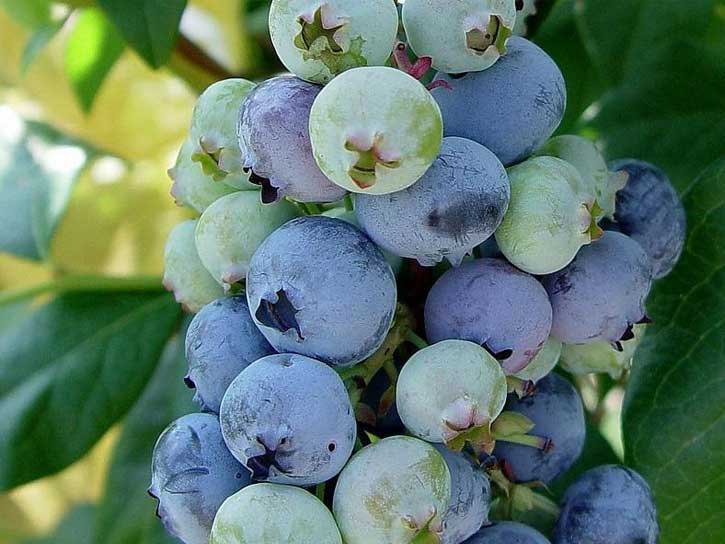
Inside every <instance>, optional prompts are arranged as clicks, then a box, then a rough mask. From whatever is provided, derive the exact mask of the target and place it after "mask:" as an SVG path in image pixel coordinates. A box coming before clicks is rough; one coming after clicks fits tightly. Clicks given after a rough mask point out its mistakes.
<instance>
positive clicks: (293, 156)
mask: <svg viewBox="0 0 725 544" xmlns="http://www.w3.org/2000/svg"><path fill="white" fill-rule="evenodd" d="M321 90H322V87H320V86H319V85H314V84H312V83H307V82H306V81H303V80H301V79H298V78H296V77H293V76H280V77H275V78H272V79H269V80H267V81H265V82H264V83H261V84H260V85H258V86H257V87H256V88H255V89H254V90H253V91H252V92H251V93H249V95H248V96H247V98H246V100H245V101H244V103H243V104H242V111H241V116H240V121H239V131H238V135H239V145H240V147H241V150H242V160H243V164H244V167H245V168H248V169H251V177H250V181H251V182H252V183H255V184H259V185H261V187H262V202H264V203H270V202H276V201H278V200H279V199H281V198H283V197H289V198H292V199H293V200H297V201H300V202H333V201H335V200H340V199H341V198H342V197H344V196H345V190H344V189H342V188H340V187H338V186H337V185H335V184H334V183H332V182H331V181H330V180H328V179H327V178H326V177H325V175H324V174H323V173H322V172H321V171H320V168H319V167H318V166H317V163H316V162H315V157H314V156H313V155H312V144H311V143H310V132H309V120H310V109H311V108H312V103H313V102H314V100H315V98H317V95H318V94H319V93H320V91H321Z"/></svg>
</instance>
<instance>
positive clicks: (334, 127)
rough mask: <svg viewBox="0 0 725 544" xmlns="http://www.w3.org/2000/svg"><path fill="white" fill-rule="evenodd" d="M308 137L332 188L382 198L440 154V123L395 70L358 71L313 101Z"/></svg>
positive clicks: (432, 107) (423, 94)
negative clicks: (333, 184)
mask: <svg viewBox="0 0 725 544" xmlns="http://www.w3.org/2000/svg"><path fill="white" fill-rule="evenodd" d="M356 1H357V0H356ZM391 3H392V2H391ZM310 137H311V139H312V150H313V152H314V154H315V159H316V160H317V164H318V165H319V166H320V169H321V170H322V171H323V172H324V173H325V175H326V176H327V177H328V178H330V179H331V180H332V181H333V182H334V183H336V184H337V185H339V186H340V187H343V188H344V189H347V190H348V191H352V192H354V193H368V194H374V195H383V194H387V193H393V192H395V191H401V190H403V189H405V188H406V187H410V186H411V185H412V184H413V183H415V182H416V181H418V179H420V177H421V176H422V175H423V174H425V172H426V170H428V167H430V165H431V164H433V161H434V160H435V159H436V157H437V156H438V152H439V151H440V147H441V139H442V138H443V122H442V120H441V113H440V110H439V109H438V106H437V105H436V102H435V100H433V97H432V96H431V94H430V93H429V92H428V90H427V89H426V88H425V87H424V86H423V85H422V84H421V83H420V82H418V81H416V80H415V79H414V78H413V77H411V76H409V75H408V74H406V73H404V72H402V71H400V70H396V69H395V68H386V67H374V68H356V69H354V70H349V71H348V72H345V73H344V74H342V75H340V76H338V77H336V78H335V79H334V80H333V81H332V82H331V83H330V84H329V85H327V86H326V87H325V88H324V89H323V90H322V92H321V93H320V94H319V95H318V96H317V99H316V100H315V103H314V104H313V105H312V112H311V113H310Z"/></svg>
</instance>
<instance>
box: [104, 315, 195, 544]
mask: <svg viewBox="0 0 725 544" xmlns="http://www.w3.org/2000/svg"><path fill="white" fill-rule="evenodd" d="M185 330H186V328H185V327H182V330H181V332H180V333H179V334H177V335H176V336H175V337H174V338H173V339H172V340H171V341H170V342H169V344H168V345H167V346H166V349H165V351H164V355H163V356H162V358H161V362H160V363H159V366H158V368H157V369H156V372H155V373H154V376H153V378H152V379H151V381H150V382H149V384H148V386H147V387H146V389H145V390H144V393H143V395H142V396H141V398H140V399H139V400H138V402H137V403H136V404H135V405H134V407H133V409H132V410H131V412H130V413H129V414H128V417H127V418H126V420H125V423H124V426H123V432H122V433H121V437H120V439H119V441H118V446H116V451H115V452H114V455H113V461H112V464H111V469H110V473H109V475H108V482H107V484H106V492H105V495H104V496H103V498H102V499H101V503H100V505H99V506H98V512H97V514H96V528H95V542H103V543H104V544H161V543H164V544H166V543H168V544H173V543H174V542H176V541H175V540H173V539H172V538H171V537H169V536H166V535H165V533H164V530H163V528H162V525H161V523H160V522H159V520H158V519H157V518H156V516H155V515H154V510H155V508H156V504H155V502H154V501H153V500H152V499H151V498H149V496H148V495H147V494H146V489H147V488H148V486H149V483H150V478H151V453H152V451H153V448H154V444H155V443H156V439H157V438H158V437H159V435H160V434H161V431H163V430H164V429H165V428H166V426H167V425H169V423H171V422H172V421H173V420H174V419H176V418H178V417H181V416H182V415H184V414H187V413H190V412H194V411H196V410H198V407H196V406H195V405H194V403H193V402H192V401H191V398H192V395H191V393H190V392H189V390H188V389H187V388H186V386H185V385H184V382H183V377H184V374H185V373H186V369H187V366H186V359H185V357H184V337H185Z"/></svg>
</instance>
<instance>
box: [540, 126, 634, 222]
mask: <svg viewBox="0 0 725 544" xmlns="http://www.w3.org/2000/svg"><path fill="white" fill-rule="evenodd" d="M537 155H540V156H551V157H557V158H559V159H562V160H564V161H566V162H568V163H569V164H571V165H572V166H574V167H575V168H576V169H577V170H578V171H579V173H580V174H581V177H582V180H583V181H584V184H585V186H586V189H587V191H588V192H589V193H590V194H591V195H593V196H594V197H595V198H596V202H597V205H598V206H599V208H600V210H601V214H602V215H603V216H604V217H609V218H612V217H613V216H614V201H615V195H616V194H617V191H619V190H620V189H621V188H622V187H624V184H625V182H626V180H627V178H626V175H623V174H622V173H619V172H610V171H609V169H608V168H607V163H606V162H604V157H602V154H601V153H600V152H599V150H598V149H597V146H596V145H594V142H592V141H590V140H587V139H586V138H582V137H581V136H572V135H569V134H565V135H563V136H556V137H555V138H552V139H551V140H549V141H548V142H546V144H544V146H543V147H542V148H541V149H539V150H538V151H537Z"/></svg>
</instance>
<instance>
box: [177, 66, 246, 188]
mask: <svg viewBox="0 0 725 544" xmlns="http://www.w3.org/2000/svg"><path fill="white" fill-rule="evenodd" d="M253 88H254V83H252V82H251V81H247V80H246V79H225V80H223V81H218V82H216V83H214V84H213V85H211V86H209V87H208V88H207V89H206V90H205V91H204V92H203V93H202V95H201V96H200V97H199V100H198V101H197V103H196V106H194V113H193V114H192V117H191V130H190V132H189V138H190V139H191V140H192V141H193V142H194V149H193V153H192V156H191V158H192V160H194V161H195V162H198V163H200V164H201V166H202V168H203V170H204V173H205V174H207V175H209V176H211V177H212V178H213V179H214V180H215V181H222V182H224V183H226V184H227V185H230V186H232V187H234V188H236V189H255V188H257V187H256V186H255V185H253V184H251V183H249V174H248V173H247V172H245V170H244V168H243V164H242V153H241V151H240V149H239V142H238V140H237V125H238V123H239V111H240V109H241V107H242V102H244V99H245V98H246V97H247V95H248V94H249V92H250V91H251V90H252V89H253Z"/></svg>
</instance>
